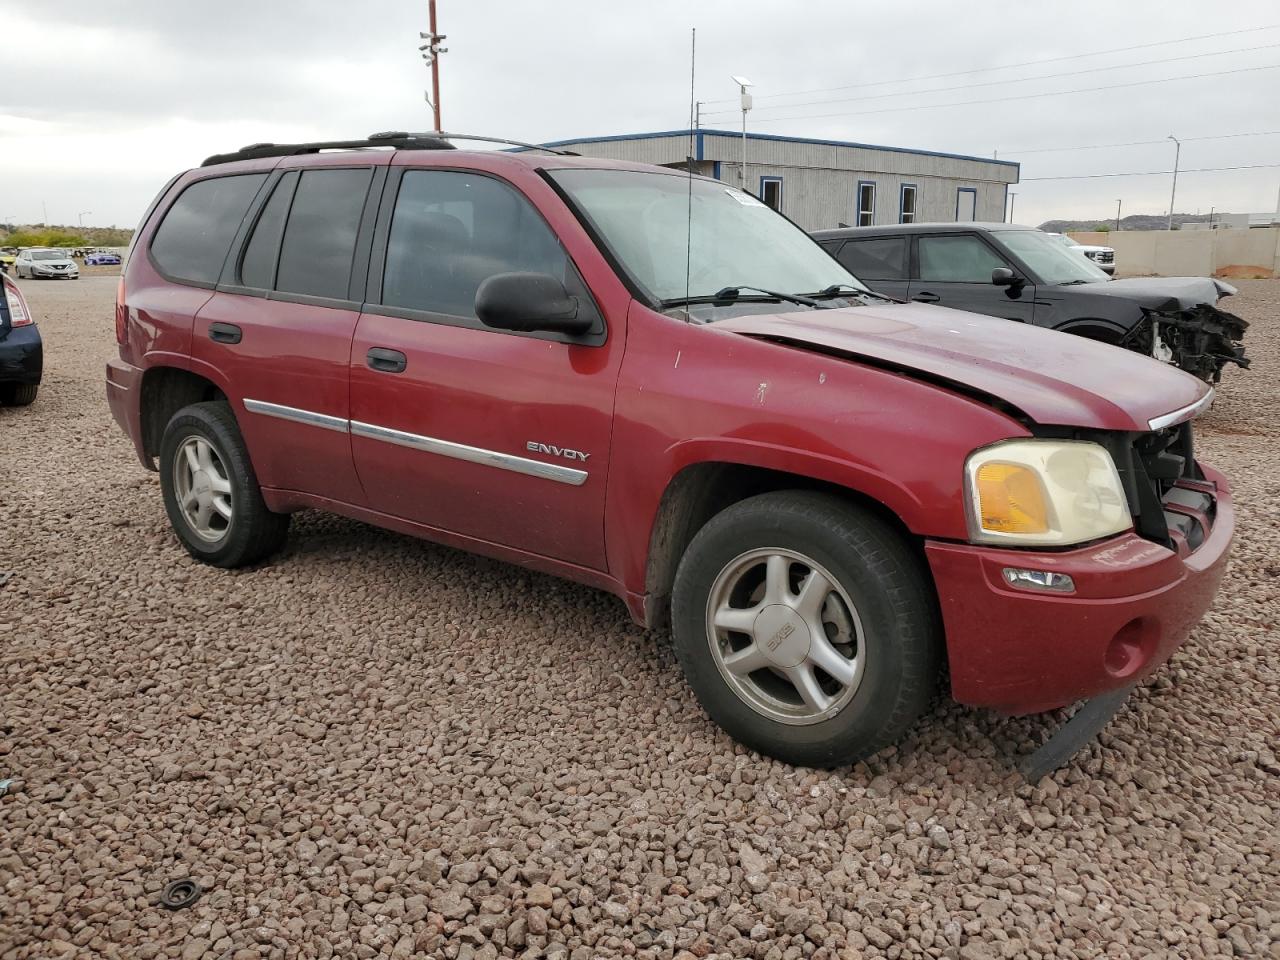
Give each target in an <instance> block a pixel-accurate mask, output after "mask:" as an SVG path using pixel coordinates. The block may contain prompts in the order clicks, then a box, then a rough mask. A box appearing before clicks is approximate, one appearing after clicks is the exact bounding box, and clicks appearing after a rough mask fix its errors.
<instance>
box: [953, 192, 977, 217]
mask: <svg viewBox="0 0 1280 960" xmlns="http://www.w3.org/2000/svg"><path fill="white" fill-rule="evenodd" d="M977 219H978V191H977V189H976V188H974V187H961V188H960V189H958V190H957V191H956V221H957V222H959V223H971V222H972V221H974V220H977Z"/></svg>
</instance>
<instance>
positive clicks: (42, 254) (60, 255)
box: [31, 250, 67, 260]
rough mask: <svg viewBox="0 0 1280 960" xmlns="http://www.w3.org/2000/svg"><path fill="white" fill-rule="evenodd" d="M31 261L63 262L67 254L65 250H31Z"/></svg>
mask: <svg viewBox="0 0 1280 960" xmlns="http://www.w3.org/2000/svg"><path fill="white" fill-rule="evenodd" d="M31 259H32V260H65V259H67V252H66V251H65V250H32V251H31Z"/></svg>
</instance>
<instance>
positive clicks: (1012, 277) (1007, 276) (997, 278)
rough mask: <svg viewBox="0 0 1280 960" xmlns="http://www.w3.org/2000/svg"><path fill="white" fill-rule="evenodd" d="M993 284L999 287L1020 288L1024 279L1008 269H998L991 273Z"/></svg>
mask: <svg viewBox="0 0 1280 960" xmlns="http://www.w3.org/2000/svg"><path fill="white" fill-rule="evenodd" d="M991 282H992V283H994V284H995V285H996V286H997V287H1020V286H1022V278H1021V277H1019V276H1017V275H1016V274H1015V273H1014V272H1013V271H1012V270H1010V269H1009V268H1008V267H996V268H995V269H994V270H992V271H991Z"/></svg>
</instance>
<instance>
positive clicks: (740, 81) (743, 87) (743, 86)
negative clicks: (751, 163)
mask: <svg viewBox="0 0 1280 960" xmlns="http://www.w3.org/2000/svg"><path fill="white" fill-rule="evenodd" d="M730 79H731V80H733V82H734V83H736V84H737V85H738V90H739V91H740V92H741V93H742V189H743V190H746V189H747V111H748V110H750V109H751V94H749V93H747V87H750V86H752V85H753V84H752V83H751V81H750V80H748V79H747V78H746V77H731V78H730Z"/></svg>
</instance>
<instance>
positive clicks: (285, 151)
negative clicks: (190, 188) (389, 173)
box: [200, 130, 579, 167]
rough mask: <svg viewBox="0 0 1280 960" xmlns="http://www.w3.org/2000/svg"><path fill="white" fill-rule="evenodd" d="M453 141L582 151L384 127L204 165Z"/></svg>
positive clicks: (258, 149) (269, 146)
mask: <svg viewBox="0 0 1280 960" xmlns="http://www.w3.org/2000/svg"><path fill="white" fill-rule="evenodd" d="M450 140H479V141H481V142H483V143H505V144H507V145H508V146H512V147H520V148H522V149H524V150H544V151H546V152H547V153H554V154H556V155H557V156H561V157H576V156H579V154H577V153H574V152H573V151H572V150H558V149H556V148H555V147H544V146H543V145H542V144H540V143H525V142H524V141H523V140H507V139H505V138H503V137H483V136H479V135H473V134H469V133H438V132H435V131H432V132H430V133H407V132H406V131H404V130H384V131H383V132H381V133H374V134H370V135H369V136H368V137H366V138H365V139H364V140H322V141H317V142H315V143H251V144H249V146H247V147H241V148H240V149H239V150H236V151H235V152H234V153H215V154H214V155H213V156H212V157H209V158H207V159H206V160H205V161H204V163H202V164H200V166H202V167H212V166H215V165H216V164H219V163H232V162H234V161H236V160H260V159H262V158H263V157H296V156H300V155H302V154H307V153H319V152H320V151H321V150H365V149H368V148H369V147H395V149H397V150H456V149H457V147H455V146H454V145H453V144H452V143H450V142H449V141H450Z"/></svg>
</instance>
